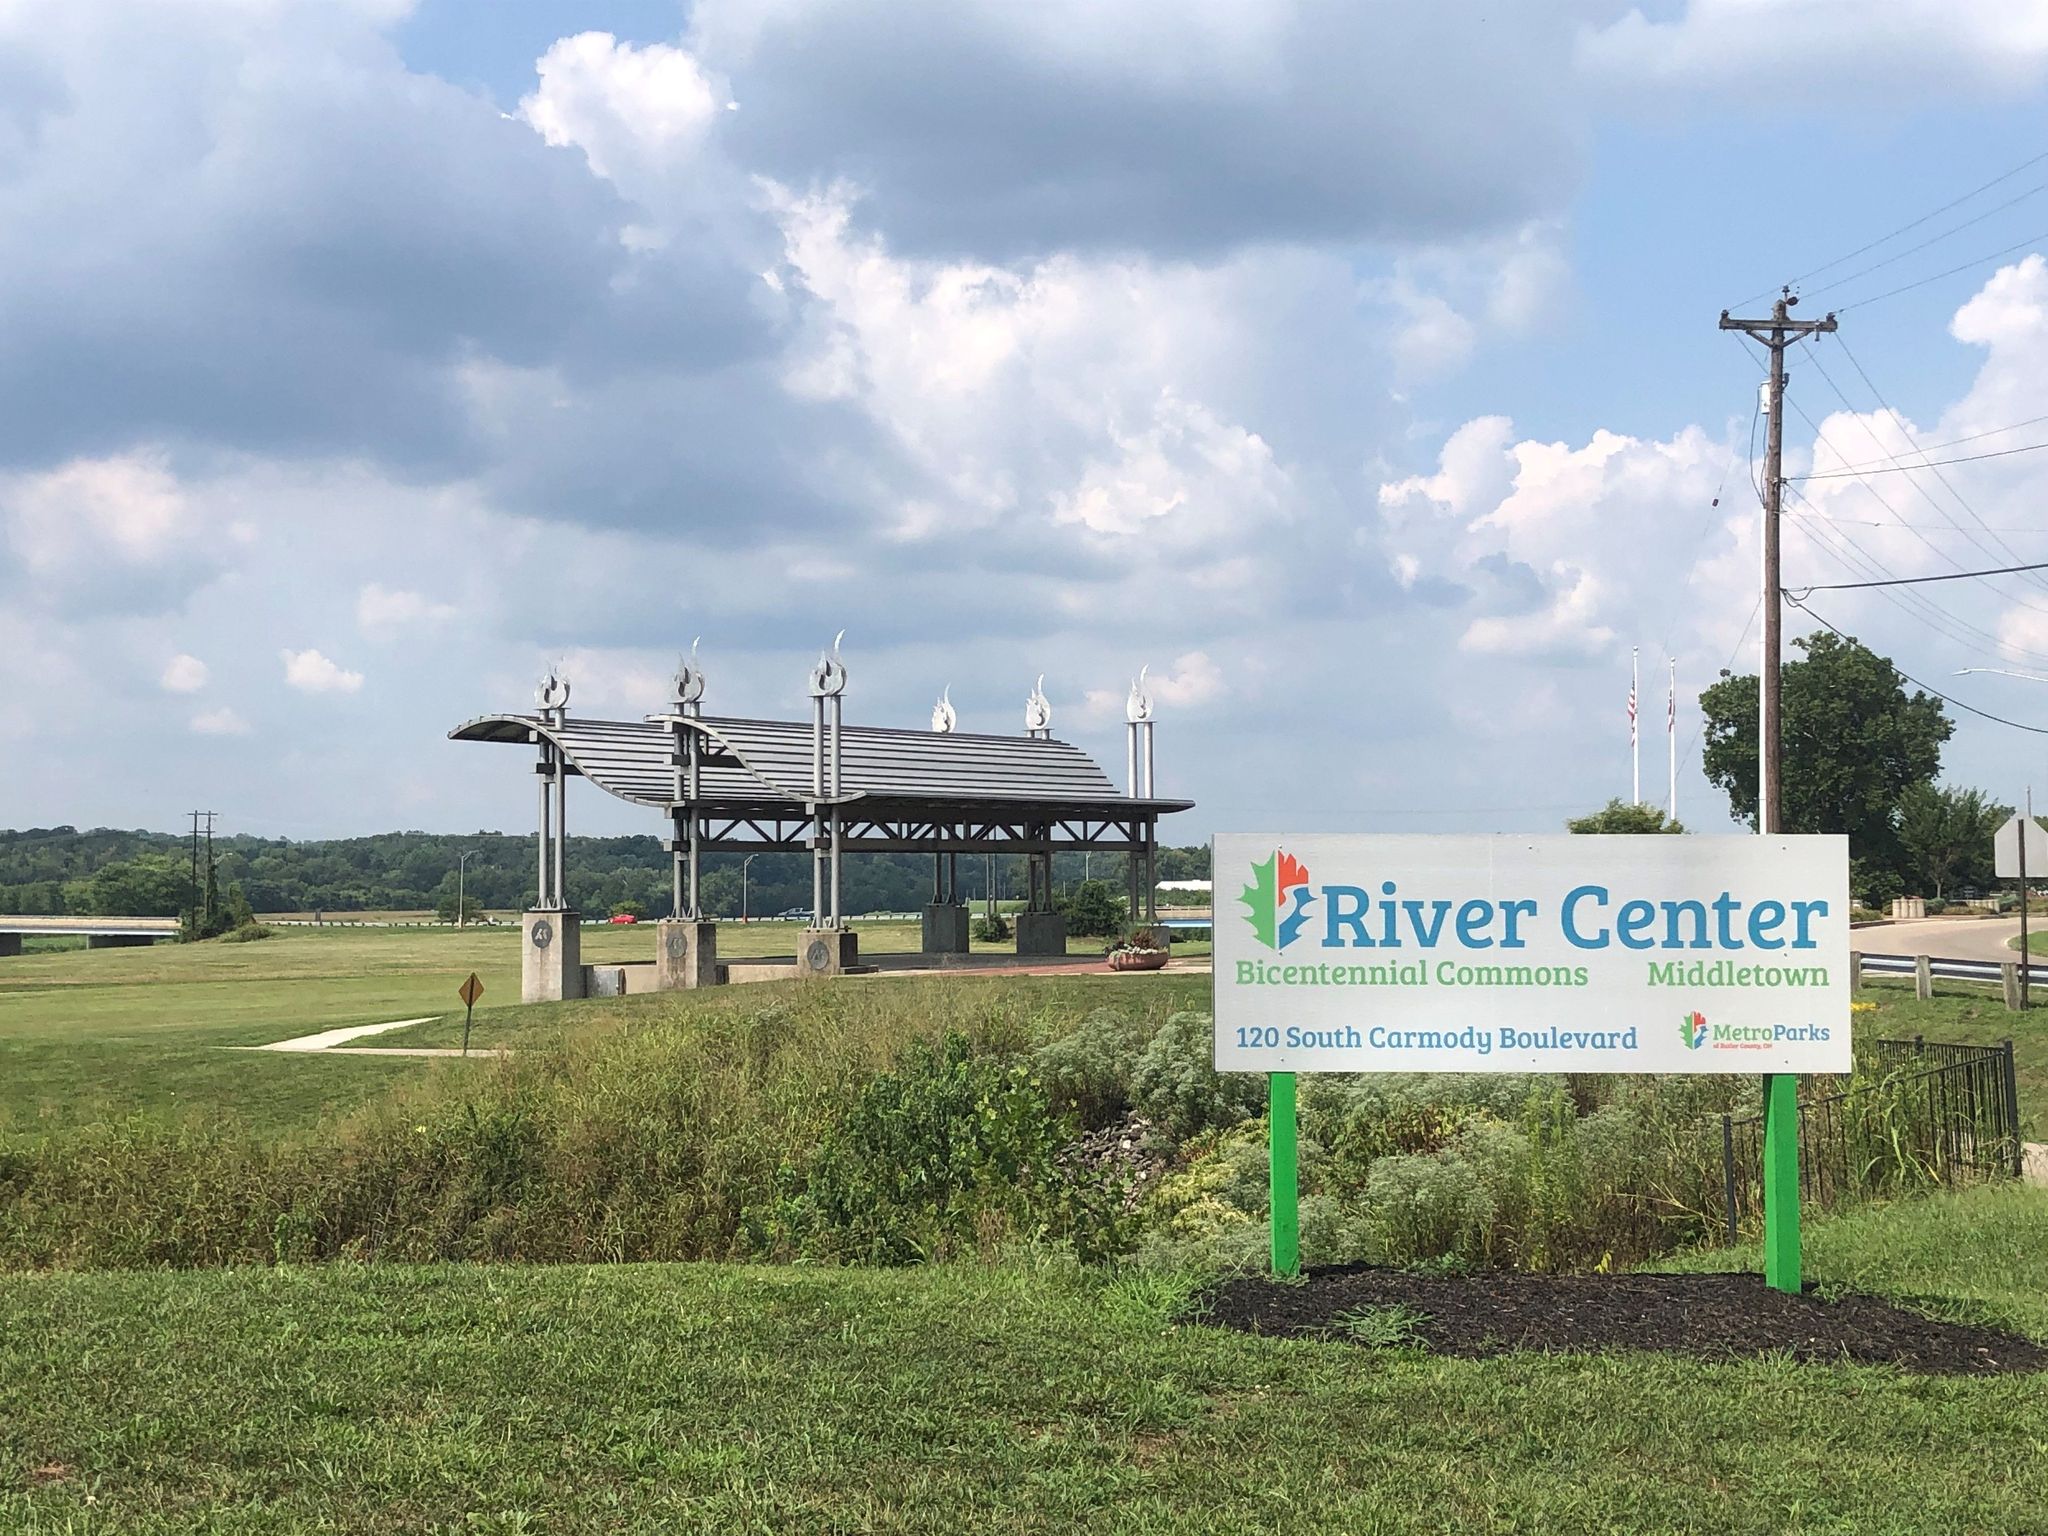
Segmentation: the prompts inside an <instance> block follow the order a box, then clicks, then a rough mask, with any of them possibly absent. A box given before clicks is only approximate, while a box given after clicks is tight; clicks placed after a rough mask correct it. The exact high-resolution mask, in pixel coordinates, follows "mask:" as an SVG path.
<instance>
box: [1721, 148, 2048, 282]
mask: <svg viewBox="0 0 2048 1536" xmlns="http://www.w3.org/2000/svg"><path fill="white" fill-rule="evenodd" d="M2043 160H2048V150H2044V151H2042V152H2041V153H2040V154H2038V155H2033V156H2030V157H2029V158H2027V159H2025V160H2022V161H2021V162H2020V163H2019V164H2018V165H2016V166H2014V167H2013V168H2012V169H2011V170H2009V171H2001V172H2000V173H1999V174H1998V175H1996V176H1994V177H1992V178H1991V179H1990V180H1989V181H1987V182H1985V183H1984V184H1983V185H1981V186H1977V187H1972V188H1971V189H1970V190H1969V191H1967V192H1965V193H1964V194H1963V195H1962V196H1961V197H1958V198H1956V199H1955V200H1954V201H1952V202H1946V203H1943V204H1942V205H1941V206H1940V207H1939V208H1935V209H1932V210H1930V211H1929V212H1926V213H1923V214H1921V215H1920V216H1919V217H1918V218H1917V219H1910V220H1908V221H1907V222H1906V223H1904V224H1901V225H1900V226H1899V227H1898V228H1897V229H1895V230H1893V231H1892V232H1891V233H1890V234H1886V235H1879V236H1878V237H1877V238H1876V239H1875V240H1872V241H1870V242H1869V243H1868V244H1867V245H1859V246H1857V247H1856V249H1855V250H1853V251H1850V252H1849V253H1848V254H1847V255H1845V256H1837V257H1836V258H1835V259H1834V260H1833V261H1830V262H1825V263H1823V264H1822V265H1820V266H1818V267H1815V268H1813V269H1812V270H1811V271H1808V272H1802V273H1800V274H1799V276H1797V277H1795V278H1793V279H1792V280H1791V282H1790V284H1789V285H1788V286H1790V287H1794V288H1796V287H1798V286H1799V285H1800V284H1801V283H1803V282H1805V281H1806V280H1807V279H1808V278H1810V277H1819V276H1820V275H1821V273H1823V272H1832V271H1834V269H1835V268H1836V267H1839V266H1841V265H1842V264H1843V263H1845V262H1850V261H1854V260H1855V259H1856V258H1857V257H1858V256H1861V255H1863V254H1864V253H1865V252H1867V251H1874V250H1876V249H1877V248H1878V247H1879V246H1880V245H1888V244H1889V243H1891V242H1892V241H1894V240H1896V239H1898V237H1899V236H1900V235H1903V234H1908V233H1910V232H1911V231H1913V230H1916V229H1918V228H1919V227H1920V226H1921V225H1922V224H1925V223H1927V222H1929V221H1930V220H1932V219H1938V218H1940V217H1941V216H1942V215H1943V214H1944V213H1947V212H1948V211H1949V210H1950V209H1952V208H1960V207H1962V206H1963V204H1965V203H1967V202H1968V201H1969V200H1970V199H1971V198H1973V197H1976V196H1977V195H1978V194H1979V193H1982V192H1989V191H1990V190H1991V189H1992V188H1993V187H1995V186H1998V185H2000V184H2001V183H2004V182H2008V181H2011V180H2012V179H2013V177H2015V176H2017V175H2019V173H2020V172H2021V171H2024V170H2027V169H2029V168H2030V167H2032V166H2036V165H2039V164H2040V163H2041V162H2042V161H2043ZM1774 286H1775V285H1774ZM1770 296H1771V290H1770V289H1769V288H1765V289H1763V290H1762V291H1761V292H1758V293H1752V294H1750V295H1748V296H1747V297H1746V298H1742V299H1738V300H1737V301H1736V302H1735V303H1734V304H1733V305H1731V306H1730V307H1731V308H1736V309H1739V308H1741V307H1742V306H1743V305H1744V304H1752V303H1754V302H1756V300H1758V299H1767V298H1769V297H1770Z"/></svg>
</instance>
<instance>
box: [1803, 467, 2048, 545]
mask: <svg viewBox="0 0 2048 1536" xmlns="http://www.w3.org/2000/svg"><path fill="white" fill-rule="evenodd" d="M1785 478H1786V479H1788V480H1808V479H1812V478H1814V477H1813V476H1811V475H1787V476H1786V477H1785ZM1785 515H1786V516H1787V517H1811V518H1818V519H1819V520H1820V521H1821V522H1824V523H1839V524H1841V525H1842V526H1843V527H1845V528H1890V529H1893V530H1894V531H1896V532H1900V533H1963V534H1967V533H1968V532H1969V531H1970V530H1969V529H1967V528H1958V527H1956V525H1955V524H1953V523H1951V524H1949V525H1948V526H1947V527H1946V528H1930V527H1928V526H1927V525H1926V524H1924V523H1883V522H1879V521H1877V520H1876V519H1874V518H1868V517H1837V516H1835V514H1834V513H1832V512H1819V511H1815V510H1813V504H1812V503H1811V502H1808V503H1807V510H1806V511H1804V512H1787V513H1786V514H1785ZM1984 531H1985V532H1986V533H2031V534H2034V535H2036V536H2038V537H2048V526H2043V527H2034V528H2016V527H2014V526H2012V525H2011V524H2002V525H2000V526H1998V527H1995V528H1986V529H1985V530H1984Z"/></svg>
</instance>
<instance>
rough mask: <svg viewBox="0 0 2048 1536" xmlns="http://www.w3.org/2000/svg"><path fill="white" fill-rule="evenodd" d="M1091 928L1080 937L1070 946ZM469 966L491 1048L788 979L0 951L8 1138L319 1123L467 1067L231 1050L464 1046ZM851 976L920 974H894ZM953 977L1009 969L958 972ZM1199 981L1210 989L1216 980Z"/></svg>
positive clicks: (315, 931)
mask: <svg viewBox="0 0 2048 1536" xmlns="http://www.w3.org/2000/svg"><path fill="white" fill-rule="evenodd" d="M855 926H856V928H857V929H858V930H859V932H860V942H861V947H862V949H863V951H865V952H867V953H869V954H905V953H909V952H912V951H914V950H915V949H916V948H917V945H918V939H919V930H918V925H917V924H916V923H905V922H882V923H857V924H855ZM654 935H655V930H654V928H653V926H652V925H636V926H630V927H629V926H619V927H610V926H606V927H594V928H586V929H585V930H584V931H583V936H582V937H583V956H584V959H585V960H587V961H622V960H645V959H652V958H653V948H654V942H655V940H654ZM796 937H797V929H796V928H794V927H793V926H792V925H789V924H779V923H761V924H750V925H745V926H742V925H739V924H722V925H721V926H720V929H719V948H720V953H721V954H724V955H728V956H734V957H745V956H750V955H754V956H767V955H779V954H793V953H794V949H795V944H796ZM1094 942H1096V941H1085V940H1076V941H1074V948H1075V950H1076V951H1077V952H1081V950H1082V946H1083V945H1084V944H1088V943H1094ZM980 947H981V946H977V948H980ZM471 971H474V972H476V973H477V975H478V976H479V977H480V978H481V979H482V981H483V983H484V997H483V1001H482V1003H481V1004H480V1005H479V1007H478V1009H477V1014H476V1025H475V1031H474V1043H475V1044H476V1045H478V1046H481V1047H488V1046H490V1045H497V1044H517V1045H519V1046H520V1047H522V1048H530V1047H538V1046H541V1045H544V1044H545V1043H546V1042H547V1041H548V1040H549V1039H551V1038H554V1037H556V1036H558V1035H559V1033H560V1032H561V1030H563V1029H564V1028H578V1027H584V1026H589V1027H600V1028H601V1027H607V1026H611V1025H617V1024H630V1022H631V1021H632V1020H633V1019H634V1018H635V1017H639V1016H642V1015H640V1014H639V1013H638V1012H637V1010H638V1009H641V1008H644V1007H645V1006H646V1005H647V1004H649V1003H659V1004H660V1005H661V1006H665V1007H677V1006H713V1007H730V1006H755V1005H758V1003H759V1002H760V1000H761V998H762V996H763V994H762V992H761V990H760V989H761V987H762V986H764V985H765V986H767V987H769V989H770V990H776V989H779V987H780V986H782V985H793V984H753V983H750V984H748V985H747V986H745V987H735V988H731V989H725V990H723V991H722V992H721V993H719V994H718V995H716V996H715V997H712V996H709V995H707V996H706V997H705V999H704V1000H703V1002H702V1003H698V1002H695V1001H693V1000H688V999H683V998H680V997H671V998H664V999H641V998H635V999H631V1000H630V1001H629V1002H627V1003H624V1004H621V1003H607V1002H602V1001H598V1000H591V1001H589V1002H583V1003H571V1004H558V1005H551V1006H541V1007H536V1008H524V1007H522V1006H521V1005H520V1003H519V934H518V930H517V929H516V928H515V927H492V928H469V929H465V930H457V929H453V928H345V927H331V928H279V929H278V930H276V937H274V938H270V939H266V940H262V941H260V942H257V943H247V944H227V943H221V942H219V941H215V942H212V943H207V944H192V945H181V944H160V945H155V946H152V947H150V948H138V949H98V950H87V949H66V950H58V951H53V952H45V953H36V954H25V955H21V956H18V957H10V958H7V959H4V960H0V1134H5V1133H8V1132H33V1131H36V1130H39V1129H58V1128H62V1127H66V1126H75V1125H81V1124H87V1123H92V1122H97V1121H104V1120H108V1119H118V1118H120V1117H123V1116H127V1115H131V1114H138V1113H140V1114H150V1115H162V1114H170V1115H186V1114H196V1115H203V1116H208V1117H213V1116H223V1115H225V1116H232V1117H234V1118H235V1119H237V1120H239V1121H240V1122H242V1123H243V1124H245V1125H247V1126H249V1127H250V1128H252V1129H256V1130H265V1131H268V1130H283V1129H289V1128H292V1127H295V1126H299V1125H304V1124H308V1123H310V1122H312V1121H313V1120H316V1119H318V1118H319V1117H320V1115H322V1114H323V1113H325V1112H329V1111H338V1110H345V1109H347V1108H350V1107H352V1106H353V1105H355V1104H358V1103H361V1102H364V1101H365V1100H367V1099H370V1098H374V1097H376V1096H378V1095H380V1094H382V1093H383V1092H384V1091H385V1090H386V1089H387V1088H388V1087H389V1085H390V1084H391V1083H392V1082H393V1081H395V1080H397V1079H401V1078H403V1077H406V1076H409V1075H414V1074H420V1073H426V1072H432V1071H437V1070H455V1071H460V1070H464V1067H463V1064H462V1063H460V1062H456V1063H444V1062H436V1061H432V1060H418V1059H407V1058H402V1057H388V1056H367V1055H353V1056H351V1055H349V1054H347V1053H345V1052H323V1053H321V1054H318V1055H298V1054H294V1055H278V1054H274V1053H270V1052H252V1051H246V1050H231V1049H227V1047H232V1046H252V1045H264V1044H269V1043H272V1042H275V1041H278V1040H286V1039H290V1038H292V1037H293V1036H297V1035H306V1034H312V1033H315V1032H318V1031H320V1030H325V1029H334V1028H340V1027H343V1026H347V1025H352V1024H380V1023H388V1022H391V1021H393V1020H398V1019H409V1018H426V1019H429V1020H430V1021H432V1022H430V1023H429V1024H428V1025H425V1026H422V1027H419V1028H417V1029H415V1030H409V1031H400V1032H396V1033H393V1034H391V1035H388V1036H380V1037H378V1038H377V1039H376V1040H374V1041H365V1042H364V1043H365V1044H368V1045H399V1046H404V1045H433V1046H444V1045H457V1044H460V1042H461V1036H462V1005H461V1003H460V1001H459V1000H458V999H457V997H456V995H455V994H456V989H457V987H459V986H460V985H461V983H462V981H463V979H464V978H465V977H467V976H468V975H469V973H470V972H471ZM1057 979H1058V980H1061V981H1064V980H1065V978H1057ZM1099 980H1100V982H1101V983H1104V984H1107V985H1108V986H1112V987H1118V986H1120V987H1123V988H1125V989H1126V990H1128V989H1130V988H1131V987H1133V986H1144V985H1146V984H1148V983H1156V982H1157V981H1158V980H1159V978H1151V977H1139V976H1133V977H1114V976H1109V975H1107V974H1106V973H1104V974H1102V975H1101V976H1100V978H1099ZM845 984H846V985H850V986H871V985H872V986H886V987H897V986H913V987H914V986H918V985H922V983H918V982H913V981H901V980H896V979H893V978H874V979H871V980H870V979H856V980H854V981H851V982H848V983H845ZM944 984H945V985H954V984H960V985H991V984H1009V983H1007V982H1002V983H998V982H992V981H991V980H989V979H987V978H975V977H963V978H961V979H960V980H959V981H958V982H957V983H955V982H954V981H951V980H949V981H947V982H946V983H944ZM1201 991H1202V994H1203V995H1204V996H1206V992H1207V986H1206V981H1205V982H1204V983H1203V985H1202V988H1201ZM1191 995H1192V993H1191ZM749 1000H751V1001H749Z"/></svg>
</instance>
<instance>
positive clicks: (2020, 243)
mask: <svg viewBox="0 0 2048 1536" xmlns="http://www.w3.org/2000/svg"><path fill="white" fill-rule="evenodd" d="M2043 240H2048V230H2044V231H2042V232H2041V233H2040V234H2038V235H2029V236H2027V238H2026V239H2024V240H2016V241H2014V242H2013V243H2012V244H2011V245H2008V246H2006V247H2005V248H2004V249H2003V250H1997V251H1993V252H1992V253H1991V254H1990V255H1988V256H1978V257H1974V258H1972V259H1971V260H1969V261H1965V262H1962V263H1960V264H1959V265H1957V266H1953V267H1950V268H1949V269H1948V270H1947V271H1945V272H1935V273H1931V274H1929V275H1928V276H1926V277H1923V278H1919V279H1917V280H1916V281H1914V282H1910V283H1902V284H1900V285H1899V286H1898V287H1896V288H1887V289H1886V290H1885V291H1884V292H1883V293H1873V294H1872V295H1871V296H1870V297H1869V298H1867V299H1858V300H1856V301H1855V302H1854V303H1852V304H1839V305H1837V306H1836V307H1835V313H1836V314H1838V315H1846V314H1847V313H1848V312H1849V311H1850V310H1852V309H1861V308H1863V306H1864V305H1866V304H1878V303H1882V302H1883V301H1884V300H1886V299H1895V298H1897V297H1898V296H1899V295H1900V294H1902V293H1911V292H1912V291H1913V290H1914V289H1915V288H1925V287H1926V286H1927V285H1928V284H1929V283H1938V282H1940V281H1941V280H1942V279H1943V278H1944V277H1954V276H1955V275H1956V274H1957V273H1958V272H1967V271H1969V270H1970V268H1972V267H1981V266H1983V265H1984V263H1985V262H1987V261H1997V260H1998V259H1999V258H2000V257H2001V256H2010V255H2011V254H2012V253H2013V252H2014V251H2023V250H2025V249H2026V248H2027V247H2028V246H2030V245H2039V244H2040V243H2041V242H2042V241H2043Z"/></svg>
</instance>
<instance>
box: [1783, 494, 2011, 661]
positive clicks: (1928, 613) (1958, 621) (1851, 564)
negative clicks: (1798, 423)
mask: <svg viewBox="0 0 2048 1536" xmlns="http://www.w3.org/2000/svg"><path fill="white" fill-rule="evenodd" d="M1786 489H1787V490H1789V491H1791V493H1792V494H1793V495H1794V496H1798V497H1800V499H1801V500H1805V496H1804V494H1803V493H1802V492H1801V491H1800V490H1799V488H1798V487H1797V486H1787V487H1786ZM1808 505H1811V503H1808ZM1823 530H1825V532H1826V537H1825V538H1818V539H1817V540H1816V543H1817V545H1818V547H1819V548H1820V549H1822V550H1823V551H1825V552H1826V553H1827V554H1828V555H1829V556H1831V557H1832V558H1833V559H1834V560H1835V562H1836V563H1837V564H1838V565H1841V566H1843V567H1844V568H1845V569H1847V570H1848V571H1850V572H1851V573H1852V574H1854V575H1859V576H1867V575H1876V576H1887V577H1888V576H1894V575H1896V574H1897V573H1896V572H1895V571H1893V570H1892V569H1891V568H1890V567H1889V566H1887V565H1886V564H1885V563H1884V562H1883V561H1882V560H1880V559H1879V558H1878V557H1877V556H1876V555H1874V554H1871V553H1870V552H1869V551H1868V550H1866V549H1864V548H1863V546H1862V545H1860V544H1858V543H1857V542H1856V541H1855V539H1854V538H1853V537H1851V536H1850V535H1849V534H1848V533H1847V532H1846V531H1844V530H1842V529H1840V528H1836V527H1831V526H1829V525H1828V522H1827V520H1826V519H1825V518H1821V519H1819V520H1818V521H1817V522H1816V524H1815V525H1814V526H1811V527H1809V528H1808V529H1807V532H1808V533H1809V534H1814V535H1819V534H1821V533H1822V532H1823ZM1908 531H1909V532H1914V533H1916V534H1917V532H1918V530H1915V529H1908ZM1833 539H1840V540H1841V541H1842V545H1843V546H1846V549H1847V551H1848V552H1847V553H1844V550H1843V549H1842V548H1838V547H1837V546H1836V545H1834V544H1833V543H1831V542H1830V540H1833ZM1922 542H1923V543H1924V542H1926V541H1925V540H1924V539H1923V540H1922ZM1929 547H1930V548H1931V547H1932V546H1931V545H1930V546H1929ZM1877 595H1878V596H1879V597H1881V598H1883V599H1884V600H1885V601H1886V602H1888V603H1890V604H1891V605H1892V606H1893V607H1895V608H1897V609H1899V611H1900V612H1902V613H1904V614H1905V615H1906V616H1907V617H1909V618H1912V619H1917V620H1918V621H1919V622H1920V623H1922V624H1924V625H1926V626H1927V627H1928V628H1929V629H1931V630H1933V631H1934V632H1935V633H1936V634H1938V635H1940V636H1941V637H1942V638H1943V639H1944V640H1950V641H1953V642H1955V643H1956V644H1958V645H1961V646H1964V647H1966V648H1968V649H1971V650H1976V649H1978V648H1980V647H1988V648H1989V649H1991V650H1992V651H1995V652H1998V653H2001V655H2002V656H2003V657H2004V658H2005V659H2009V660H2018V659H2022V658H2027V657H2031V658H2033V659H2034V660H2036V661H2037V662H2048V653H2043V652H2040V651H2034V650H2029V649H2028V648H2027V647H2026V646H2023V645H2019V644H2016V643H2014V642H2013V641H2010V640H2001V639H2000V638H1999V637H1998V636H1996V635H1994V634H1992V633H1991V632H1990V631H1989V630H1986V629H1980V628H1979V627H1978V626H1976V625H1975V624H1972V623H1971V622H1970V621H1969V620H1968V619H1965V618H1963V617H1962V616H1961V615H1960V614H1955V613H1951V612H1949V610H1948V609H1946V608H1943V607H1942V606H1941V605H1940V604H1938V603H1934V602H1931V601H1929V600H1928V599H1927V598H1925V597H1923V596H1922V595H1921V594H1919V593H1917V592H1901V591H1896V590H1893V589H1891V588H1890V587H1883V588H1881V589H1880V590H1879V591H1878V594H1877Z"/></svg>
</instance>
